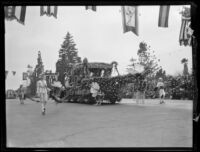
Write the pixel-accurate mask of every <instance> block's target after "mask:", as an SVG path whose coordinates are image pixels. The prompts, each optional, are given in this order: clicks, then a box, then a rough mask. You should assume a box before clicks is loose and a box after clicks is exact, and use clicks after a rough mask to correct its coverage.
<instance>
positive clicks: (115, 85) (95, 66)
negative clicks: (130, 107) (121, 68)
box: [50, 59, 147, 104]
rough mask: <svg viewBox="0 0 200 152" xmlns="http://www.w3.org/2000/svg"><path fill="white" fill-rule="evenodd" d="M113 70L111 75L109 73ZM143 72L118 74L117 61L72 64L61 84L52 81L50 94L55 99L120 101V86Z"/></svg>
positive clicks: (66, 100)
mask: <svg viewBox="0 0 200 152" xmlns="http://www.w3.org/2000/svg"><path fill="white" fill-rule="evenodd" d="M113 73H115V74H113ZM146 74H147V72H145V73H144V72H143V73H135V74H127V75H123V76H122V75H119V73H118V69H117V62H115V61H114V62H112V63H110V64H109V63H99V62H90V63H89V62H88V61H87V59H84V60H83V63H80V64H76V65H74V66H73V67H72V68H71V72H70V74H68V75H66V77H65V80H66V82H65V84H66V85H65V86H62V85H61V84H57V85H56V84H55V85H54V84H52V90H51V92H50V97H51V98H52V99H54V100H55V101H56V102H75V103H88V104H94V103H96V100H97V98H96V97H97V96H101V98H102V100H103V101H106V102H107V103H110V104H115V103H116V102H120V101H121V99H122V96H121V89H122V88H123V87H124V86H125V85H126V84H128V83H137V81H138V79H140V78H141V77H144V76H145V75H146Z"/></svg>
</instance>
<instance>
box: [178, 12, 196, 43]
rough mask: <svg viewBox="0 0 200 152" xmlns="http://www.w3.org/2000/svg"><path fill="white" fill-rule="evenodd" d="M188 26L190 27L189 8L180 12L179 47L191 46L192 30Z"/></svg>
mask: <svg viewBox="0 0 200 152" xmlns="http://www.w3.org/2000/svg"><path fill="white" fill-rule="evenodd" d="M190 26H191V17H190V8H184V11H183V12H182V23H181V30H180V35H179V42H180V45H184V46H187V45H189V46H191V39H192V34H193V30H192V29H191V27H190Z"/></svg>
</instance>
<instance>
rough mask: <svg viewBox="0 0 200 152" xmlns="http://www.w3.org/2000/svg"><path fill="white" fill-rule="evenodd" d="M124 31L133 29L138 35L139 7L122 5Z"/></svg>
mask: <svg viewBox="0 0 200 152" xmlns="http://www.w3.org/2000/svg"><path fill="white" fill-rule="evenodd" d="M122 24H123V32H124V33H126V32H128V31H132V32H133V33H135V34H136V35H137V36H138V7H137V6H122Z"/></svg>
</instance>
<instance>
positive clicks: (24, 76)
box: [22, 72, 28, 80]
mask: <svg viewBox="0 0 200 152" xmlns="http://www.w3.org/2000/svg"><path fill="white" fill-rule="evenodd" d="M27 78H28V73H26V72H23V78H22V79H23V80H27Z"/></svg>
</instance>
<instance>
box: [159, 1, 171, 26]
mask: <svg viewBox="0 0 200 152" xmlns="http://www.w3.org/2000/svg"><path fill="white" fill-rule="evenodd" d="M169 9H170V6H169V5H165V6H160V11H159V19H158V26H159V27H168V18H169Z"/></svg>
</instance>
